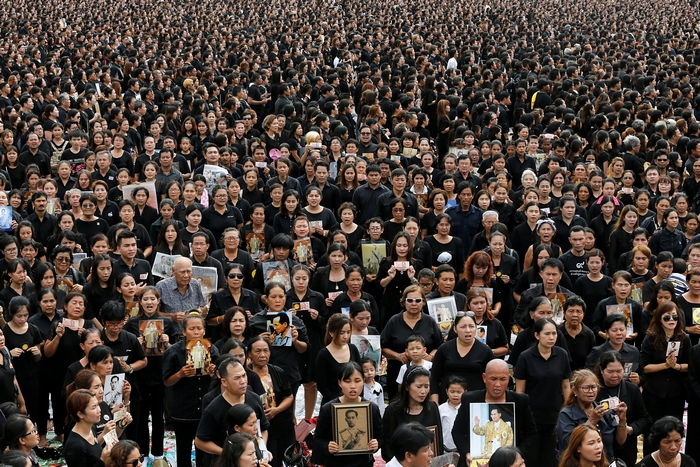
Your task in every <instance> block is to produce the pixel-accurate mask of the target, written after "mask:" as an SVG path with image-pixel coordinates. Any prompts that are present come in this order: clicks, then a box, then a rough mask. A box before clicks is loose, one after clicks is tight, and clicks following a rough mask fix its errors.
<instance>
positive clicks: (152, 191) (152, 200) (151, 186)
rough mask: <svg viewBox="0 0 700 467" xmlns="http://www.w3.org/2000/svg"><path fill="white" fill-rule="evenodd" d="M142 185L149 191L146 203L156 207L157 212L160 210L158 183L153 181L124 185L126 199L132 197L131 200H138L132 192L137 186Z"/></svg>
mask: <svg viewBox="0 0 700 467" xmlns="http://www.w3.org/2000/svg"><path fill="white" fill-rule="evenodd" d="M142 187H143V188H146V190H147V191H148V200H147V201H146V204H147V205H149V206H150V207H152V208H153V209H155V210H156V212H158V195H157V194H156V184H155V183H153V182H141V183H138V184H136V185H125V186H123V187H122V194H123V195H124V199H130V200H131V201H134V202H136V201H135V200H134V198H133V196H132V195H131V193H132V192H133V191H134V190H135V189H136V188H142Z"/></svg>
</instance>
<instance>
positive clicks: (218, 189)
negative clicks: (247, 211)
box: [202, 185, 243, 247]
mask: <svg viewBox="0 0 700 467" xmlns="http://www.w3.org/2000/svg"><path fill="white" fill-rule="evenodd" d="M211 193H212V197H213V198H214V203H213V205H212V206H209V207H208V208H207V209H205V210H204V211H202V227H206V228H207V229H209V230H210V231H211V233H212V234H213V235H214V238H216V239H217V241H218V239H220V238H221V235H222V234H223V233H224V230H226V229H227V228H228V227H236V228H238V229H240V228H241V227H243V214H241V211H240V210H239V209H238V208H237V207H235V206H231V205H229V204H227V202H228V192H227V191H226V188H225V187H224V186H223V185H217V186H215V187H214V188H213V189H212V192H211ZM214 246H215V247H216V246H218V243H217V244H216V245H214Z"/></svg>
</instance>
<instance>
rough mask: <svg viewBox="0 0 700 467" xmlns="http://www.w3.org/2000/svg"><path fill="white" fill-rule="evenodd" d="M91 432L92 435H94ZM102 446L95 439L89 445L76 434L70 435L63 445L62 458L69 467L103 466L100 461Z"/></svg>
mask: <svg viewBox="0 0 700 467" xmlns="http://www.w3.org/2000/svg"><path fill="white" fill-rule="evenodd" d="M94 432H95V431H94V430H93V434H94ZM100 456H102V446H101V445H100V443H98V442H97V439H95V444H90V443H88V442H87V440H86V439H85V438H83V437H82V436H80V435H79V434H78V433H70V436H68V439H67V440H66V442H65V444H64V445H63V457H64V458H65V459H66V464H67V465H68V466H69V467H93V466H94V467H98V466H103V465H104V464H103V463H102V461H100Z"/></svg>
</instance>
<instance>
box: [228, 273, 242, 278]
mask: <svg viewBox="0 0 700 467" xmlns="http://www.w3.org/2000/svg"><path fill="white" fill-rule="evenodd" d="M244 277H245V276H244V275H243V274H241V273H240V272H232V273H231V274H229V275H228V278H229V279H243V278H244Z"/></svg>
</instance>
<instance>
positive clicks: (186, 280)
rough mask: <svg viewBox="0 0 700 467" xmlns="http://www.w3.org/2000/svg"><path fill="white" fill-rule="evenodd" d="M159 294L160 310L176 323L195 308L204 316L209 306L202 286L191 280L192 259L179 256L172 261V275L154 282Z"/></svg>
mask: <svg viewBox="0 0 700 467" xmlns="http://www.w3.org/2000/svg"><path fill="white" fill-rule="evenodd" d="M156 289H157V290H158V293H159V294H160V310H161V311H162V312H163V313H168V314H170V315H171V317H172V318H173V319H174V320H175V321H177V322H178V323H179V322H181V321H182V319H183V318H184V317H185V315H186V314H187V313H189V312H190V311H193V310H197V311H198V312H199V314H201V315H202V316H204V317H206V315H207V312H208V311H209V307H208V306H207V303H206V302H205V301H204V295H203V294H202V286H201V285H200V284H199V282H197V281H193V280H192V260H191V259H189V258H185V257H179V258H177V259H176V260H175V261H174V262H173V276H172V277H169V278H167V279H165V280H162V281H160V282H158V283H157V284H156Z"/></svg>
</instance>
